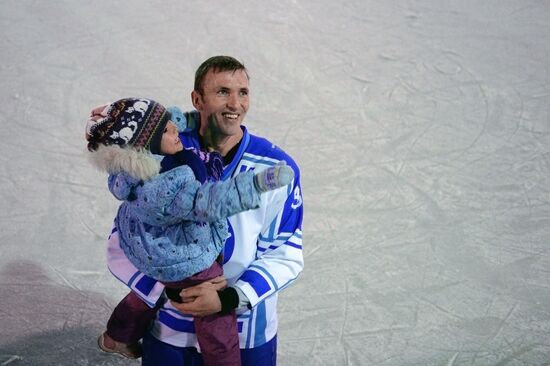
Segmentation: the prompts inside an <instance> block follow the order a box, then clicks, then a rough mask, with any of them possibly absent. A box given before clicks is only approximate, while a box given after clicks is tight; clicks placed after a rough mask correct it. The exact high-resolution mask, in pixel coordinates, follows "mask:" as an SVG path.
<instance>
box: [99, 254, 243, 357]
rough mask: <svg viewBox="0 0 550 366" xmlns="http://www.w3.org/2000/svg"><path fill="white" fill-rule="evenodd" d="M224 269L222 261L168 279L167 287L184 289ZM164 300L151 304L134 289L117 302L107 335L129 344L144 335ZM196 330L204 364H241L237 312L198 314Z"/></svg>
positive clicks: (214, 275)
mask: <svg viewBox="0 0 550 366" xmlns="http://www.w3.org/2000/svg"><path fill="white" fill-rule="evenodd" d="M222 274H223V270H222V267H221V265H220V264H219V263H218V262H215V263H214V264H213V265H212V266H211V267H210V268H208V269H206V270H204V271H202V272H199V273H197V274H195V275H193V276H191V277H189V278H186V279H185V280H183V281H178V282H167V283H164V285H165V286H166V287H167V288H175V289H182V288H187V287H191V286H195V285H198V284H200V283H202V282H204V281H206V280H209V279H212V278H214V277H217V276H221V275H222ZM161 304H162V303H159V304H157V305H156V306H155V307H154V308H150V307H149V306H148V305H147V304H146V303H145V302H144V301H143V300H141V299H140V298H139V297H138V296H137V295H136V294H134V293H133V292H130V293H129V294H128V295H126V297H125V298H124V299H122V301H121V302H120V303H119V304H118V305H117V306H116V308H115V310H114V311H113V313H112V314H111V317H110V318H109V322H108V323H107V335H109V336H110V337H111V338H113V339H114V340H115V341H118V342H122V343H125V344H131V343H136V342H137V341H138V340H139V339H141V338H143V336H144V335H145V334H146V332H147V330H148V329H149V325H150V323H151V321H152V320H153V319H155V316H156V313H157V311H158V309H159V308H160V306H161ZM194 324H195V332H196V333H197V340H198V342H199V346H200V348H201V351H202V357H203V361H204V365H207V366H210V365H237V366H238V365H240V364H241V360H240V351H239V334H238V331H237V319H236V316H235V312H234V311H233V312H231V313H230V314H227V315H220V314H214V315H209V316H204V317H195V318H194Z"/></svg>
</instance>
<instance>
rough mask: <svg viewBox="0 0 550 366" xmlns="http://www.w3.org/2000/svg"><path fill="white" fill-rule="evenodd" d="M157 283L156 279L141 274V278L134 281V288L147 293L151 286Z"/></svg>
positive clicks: (149, 291)
mask: <svg viewBox="0 0 550 366" xmlns="http://www.w3.org/2000/svg"><path fill="white" fill-rule="evenodd" d="M156 283H157V280H155V279H152V278H151V277H149V276H145V275H144V276H143V277H141V279H140V280H139V281H138V282H137V283H136V285H135V288H136V289H138V290H139V291H141V293H142V294H145V295H149V293H151V290H152V289H153V287H155V284H156Z"/></svg>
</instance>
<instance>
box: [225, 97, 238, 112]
mask: <svg viewBox="0 0 550 366" xmlns="http://www.w3.org/2000/svg"><path fill="white" fill-rule="evenodd" d="M227 106H228V107H229V108H231V109H233V110H236V109H237V107H238V106H239V98H238V96H237V95H236V94H231V95H229V98H227Z"/></svg>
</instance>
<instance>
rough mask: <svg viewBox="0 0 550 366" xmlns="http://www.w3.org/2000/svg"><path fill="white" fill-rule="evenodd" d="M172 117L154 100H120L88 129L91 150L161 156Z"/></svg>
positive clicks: (91, 120)
mask: <svg viewBox="0 0 550 366" xmlns="http://www.w3.org/2000/svg"><path fill="white" fill-rule="evenodd" d="M169 120H170V114H169V113H168V112H167V111H166V109H165V108H164V107H163V106H162V105H161V104H160V103H157V102H155V101H154V100H151V99H144V98H139V99H138V98H125V99H120V100H117V101H116V102H114V103H111V105H110V106H109V107H108V108H106V109H104V110H103V111H102V113H99V114H96V115H92V117H90V120H89V121H88V124H87V127H86V133H87V138H88V149H89V150H91V151H93V150H96V149H97V146H98V144H103V145H118V146H120V147H125V146H132V147H134V148H136V149H140V148H145V149H147V150H149V151H151V152H152V153H153V154H159V153H160V142H161V139H162V134H163V133H164V128H165V126H166V123H167V122H168V121H169Z"/></svg>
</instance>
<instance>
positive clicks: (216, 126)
mask: <svg viewBox="0 0 550 366" xmlns="http://www.w3.org/2000/svg"><path fill="white" fill-rule="evenodd" d="M202 89H203V92H202V94H200V93H198V92H197V91H196V90H194V91H193V93H192V95H191V96H192V100H193V105H194V106H195V108H196V109H197V110H198V111H199V112H200V114H201V120H202V121H207V120H208V117H209V116H210V115H211V114H214V116H215V117H216V118H215V119H213V118H211V119H210V120H209V121H210V123H209V124H208V128H209V129H210V132H211V133H213V134H215V135H218V136H220V137H223V136H234V135H239V134H240V133H241V129H240V125H241V123H242V122H243V120H244V117H245V116H246V112H247V111H248V106H249V95H248V76H247V75H246V73H245V72H244V71H243V70H236V71H220V72H213V71H212V70H209V71H208V72H207V73H206V75H205V77H204V79H203V82H202ZM205 128H206V126H204V125H203V126H201V130H203V131H204V129H205Z"/></svg>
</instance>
